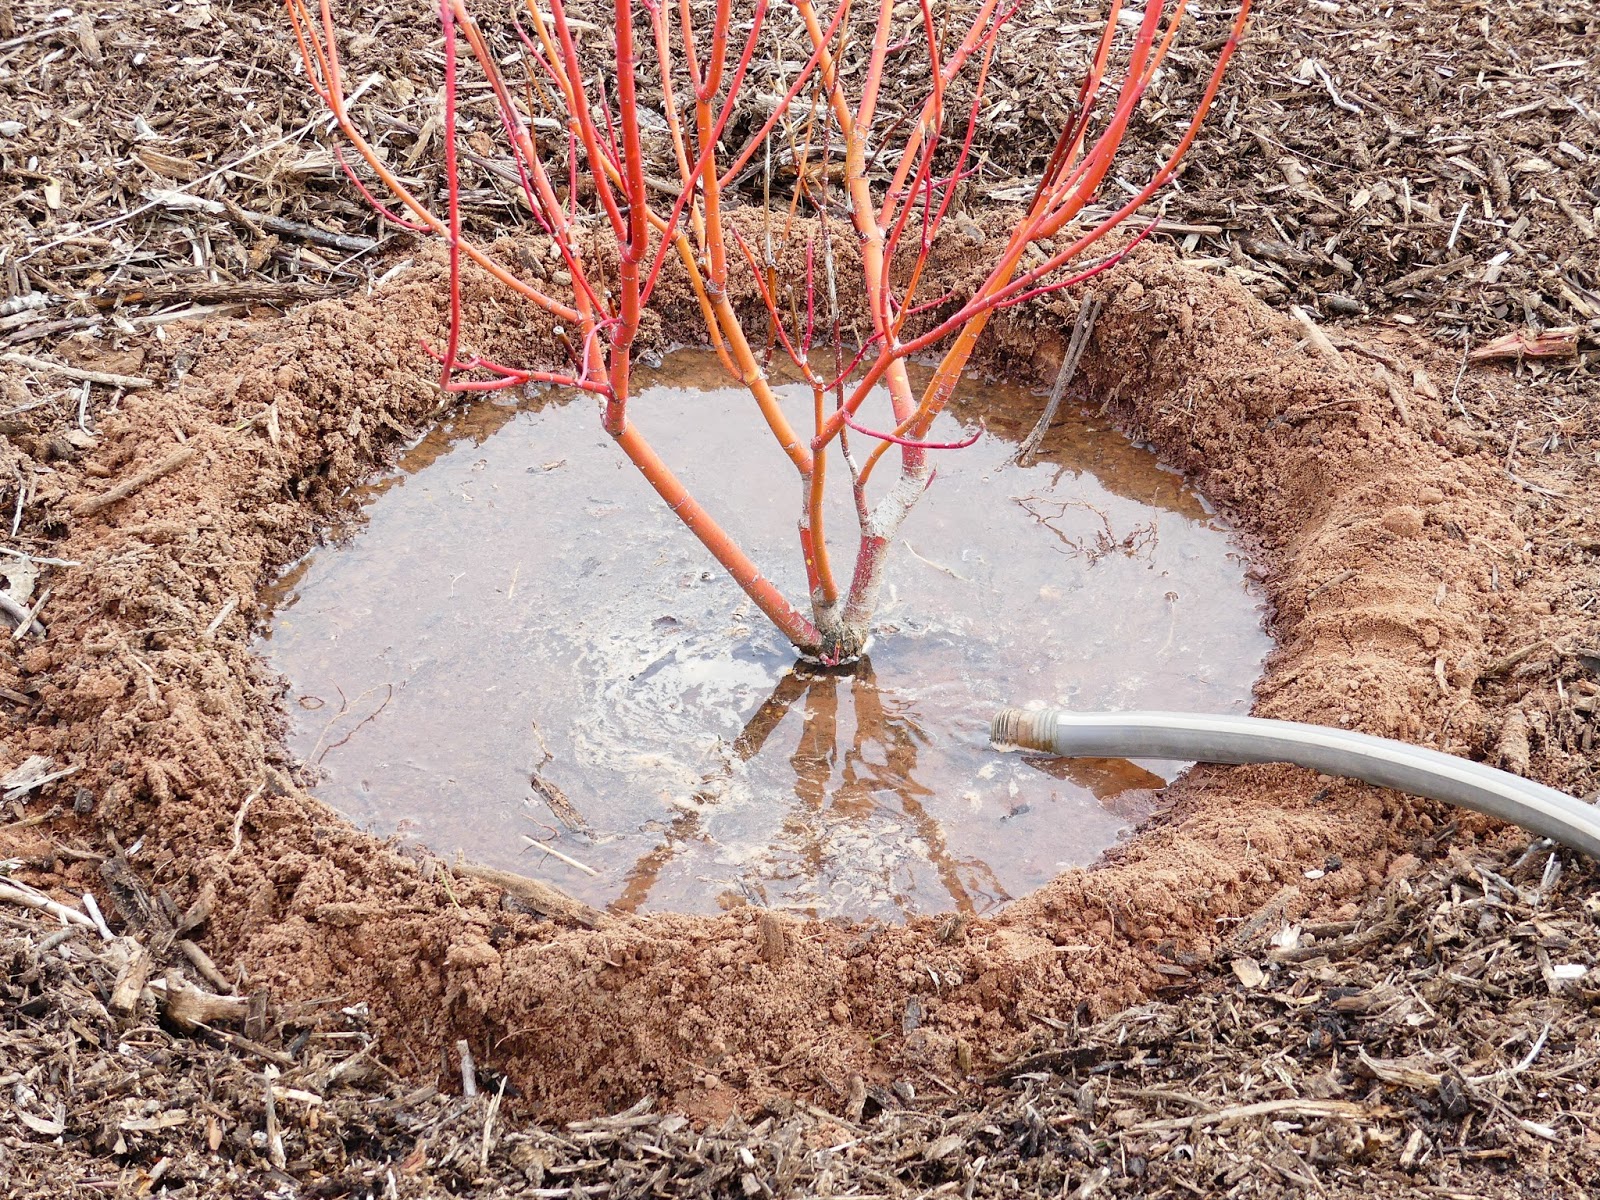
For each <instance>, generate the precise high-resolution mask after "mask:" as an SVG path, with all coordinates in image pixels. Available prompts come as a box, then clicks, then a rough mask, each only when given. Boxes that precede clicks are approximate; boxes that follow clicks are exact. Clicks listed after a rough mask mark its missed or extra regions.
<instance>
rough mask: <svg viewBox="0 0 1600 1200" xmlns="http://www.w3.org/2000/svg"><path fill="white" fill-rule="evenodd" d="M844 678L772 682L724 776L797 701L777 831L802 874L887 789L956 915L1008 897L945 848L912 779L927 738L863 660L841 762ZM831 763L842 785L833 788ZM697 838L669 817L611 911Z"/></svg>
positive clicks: (820, 861) (814, 872) (636, 897)
mask: <svg viewBox="0 0 1600 1200" xmlns="http://www.w3.org/2000/svg"><path fill="white" fill-rule="evenodd" d="M843 674H845V672H840V671H828V670H818V669H816V668H810V667H805V668H797V669H796V670H794V671H792V672H790V673H789V674H787V675H785V676H784V677H783V678H782V679H781V680H779V682H778V685H777V687H776V688H774V689H773V692H772V694H771V695H770V696H769V697H767V699H766V700H765V701H764V702H763V703H762V705H761V707H760V708H758V709H757V710H756V712H755V714H754V715H753V716H752V717H751V718H750V720H749V721H748V722H747V723H746V724H745V727H744V729H743V730H742V731H741V732H740V734H739V736H738V737H737V738H735V739H734V742H733V746H732V751H733V752H732V755H731V756H730V759H729V762H728V765H727V773H728V774H730V775H731V774H732V772H733V770H734V768H735V766H736V765H739V764H743V763H748V762H749V761H750V760H752V759H753V758H755V757H756V756H757V755H758V754H760V753H761V751H762V749H763V748H764V747H765V745H766V743H767V741H768V740H769V739H770V737H771V736H772V733H773V731H774V730H776V729H777V727H778V726H779V725H780V724H782V723H783V721H784V719H785V718H786V717H787V716H788V715H789V713H790V712H791V711H792V710H793V708H794V706H795V704H796V702H798V701H802V700H803V701H804V708H803V712H804V717H805V719H804V720H803V721H802V723H801V728H800V737H799V741H798V743H797V744H796V746H795V749H794V751H793V753H792V754H791V755H790V756H789V763H790V767H791V769H792V771H793V774H794V794H795V797H796V799H797V800H798V801H799V804H798V805H797V806H796V808H795V809H794V810H793V811H792V812H791V813H790V815H789V816H788V817H787V818H786V819H785V820H784V822H783V828H784V830H785V831H786V832H787V833H788V834H789V835H790V836H791V837H792V838H794V839H795V841H796V843H797V845H796V853H797V857H798V859H799V861H800V864H801V870H802V873H803V874H804V875H805V877H807V878H809V879H812V880H816V879H820V878H821V877H822V876H823V874H824V873H825V871H826V870H827V867H828V865H829V863H828V860H829V854H828V850H829V844H830V842H831V841H832V840H833V838H832V836H831V835H832V833H833V831H834V830H835V829H836V828H837V826H838V825H839V824H840V822H841V821H848V822H853V823H860V822H864V821H866V820H868V819H870V818H871V817H872V816H873V815H874V814H876V813H878V812H880V811H882V810H883V804H882V802H881V800H880V799H879V796H880V794H881V793H885V792H888V793H892V794H893V795H894V796H895V797H897V799H898V801H899V804H900V809H901V814H902V815H903V816H904V817H906V818H909V823H910V826H911V828H912V830H913V831H914V833H915V834H916V836H917V837H918V838H919V839H920V840H921V842H922V843H923V844H924V845H925V846H926V847H927V852H928V858H929V861H930V862H931V863H932V864H933V866H934V869H935V871H936V873H937V874H938V876H939V880H940V882H941V883H942V884H943V886H944V888H945V890H946V891H947V892H948V893H949V895H950V897H951V899H952V900H953V901H954V903H955V907H956V909H957V910H958V911H960V912H964V913H970V912H975V911H977V910H978V904H977V902H976V901H975V899H974V896H975V894H982V893H987V894H989V895H991V896H995V897H998V898H999V899H1009V898H1010V897H1009V895H1008V893H1007V892H1006V890H1005V888H1004V887H1003V886H1002V885H1001V883H1000V881H999V878H998V877H997V876H996V874H995V872H994V871H993V870H992V869H991V868H990V867H989V866H988V865H987V864H985V863H983V862H981V861H979V860H977V859H959V858H957V857H955V856H954V855H952V854H951V852H950V849H949V846H948V844H947V842H946V839H945V836H944V830H943V828H942V827H941V826H940V824H939V822H938V820H937V819H936V818H935V817H934V816H933V815H932V814H931V813H929V812H928V810H927V809H926V807H924V804H923V798H925V797H927V796H928V795H930V793H929V792H928V790H927V789H926V788H924V787H923V786H922V785H921V784H919V783H917V782H916V780H915V779H914V778H913V774H914V772H915V770H916V763H917V745H918V743H925V742H926V741H927V740H928V739H927V735H926V734H925V733H924V732H923V731H922V730H921V729H920V728H919V727H918V725H917V724H916V721H915V720H914V718H913V717H912V716H911V714H910V713H909V712H908V711H906V710H905V709H904V708H903V707H902V706H899V705H889V706H887V707H886V705H885V703H884V699H883V696H882V694H881V693H880V692H879V690H878V686H877V680H876V678H875V676H874V675H873V672H872V666H871V664H870V663H869V662H868V661H867V660H865V659H862V660H861V661H860V662H858V663H857V664H856V665H855V667H854V670H853V671H851V672H849V676H850V701H851V708H852V709H853V715H854V721H853V730H852V734H851V742H850V745H849V747H848V748H846V749H845V750H844V752H843V755H842V758H841V754H840V745H839V737H840V734H839V723H840V711H839V710H840V695H839V684H840V679H841V676H842V675H843ZM873 747H880V748H881V749H882V762H875V761H874V760H873V758H872V757H871V756H870V755H869V751H870V750H871V749H872V748H873ZM836 768H837V770H838V772H839V775H840V781H839V784H838V786H837V787H833V786H832V784H833V780H834V774H835V769H836ZM710 782H711V780H709V779H708V780H707V783H710ZM702 798H705V799H708V800H710V799H712V798H714V793H713V792H711V790H710V789H708V790H707V791H706V792H703V793H702ZM704 836H705V835H704V833H703V832H702V830H701V828H700V819H699V815H698V814H697V813H694V812H686V813H683V814H681V815H680V816H679V817H677V818H676V819H675V820H674V821H673V823H672V825H671V826H670V827H669V828H668V830H667V832H666V836H665V838H664V840H663V841H662V843H661V844H660V845H658V846H656V847H655V848H654V849H652V850H651V851H650V852H649V853H647V854H645V855H644V856H643V857H642V858H640V859H639V861H638V862H637V863H636V864H635V865H634V867H633V869H632V870H631V871H630V872H629V873H628V877H627V881H626V884H625V886H624V889H623V893H622V895H621V896H620V897H618V899H617V900H616V901H614V902H613V903H612V904H611V906H610V907H611V908H612V910H613V911H618V912H635V911H637V910H638V909H639V907H640V906H641V905H642V904H643V903H644V902H645V900H646V899H647V898H648V897H649V893H650V891H651V890H652V889H653V888H654V886H655V884H656V883H657V881H658V880H659V879H660V877H661V874H662V873H663V871H664V870H665V868H666V867H667V865H668V864H669V863H670V862H671V860H672V859H673V858H674V857H675V856H676V854H677V852H678V849H679V847H681V846H682V845H683V844H684V843H686V842H687V841H690V840H692V839H703V838H704Z"/></svg>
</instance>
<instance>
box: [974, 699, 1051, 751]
mask: <svg viewBox="0 0 1600 1200" xmlns="http://www.w3.org/2000/svg"><path fill="white" fill-rule="evenodd" d="M1060 716H1061V713H1060V710H1058V709H1054V708H1002V709H1001V710H1000V711H999V712H997V713H995V715H994V720H993V721H992V722H990V724H989V741H990V742H991V743H992V744H993V745H994V747H995V749H997V750H1010V749H1017V750H1042V751H1044V752H1045V753H1046V754H1050V753H1053V752H1054V750H1055V733H1056V725H1057V724H1058V723H1059V721H1060Z"/></svg>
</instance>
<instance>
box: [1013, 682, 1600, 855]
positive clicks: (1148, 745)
mask: <svg viewBox="0 0 1600 1200" xmlns="http://www.w3.org/2000/svg"><path fill="white" fill-rule="evenodd" d="M989 739H990V741H992V742H993V743H994V745H995V747H996V748H997V749H1002V750H1005V749H1022V750H1038V751H1042V752H1043V753H1046V754H1059V755H1062V756H1064V757H1074V756H1076V757H1084V758H1159V759H1177V760H1181V761H1189V762H1208V763H1227V764H1235V765H1237V764H1241V763H1268V762H1284V763H1292V764H1294V765H1295V766H1300V767H1307V768H1310V769H1311V770H1313V771H1321V772H1322V773H1324V774H1327V775H1342V776H1346V777H1348V778H1351V779H1359V780H1361V781H1363V782H1364V783H1371V784H1376V785H1378V786H1379V787H1387V788H1394V789H1395V790H1396V791H1402V792H1409V793H1411V794H1412V795H1416V796H1425V797H1427V798H1428V799H1430V800H1441V801H1444V802H1445V803H1447V804H1455V805H1459V806H1461V807H1462V808H1470V809H1472V810H1473V811H1474V812H1480V813H1483V814H1485V815H1486V816H1491V817H1495V818H1496V819H1498V820H1501V821H1509V822H1511V823H1512V824H1514V825H1518V826H1521V827H1522V828H1523V829H1526V830H1527V831H1528V832H1530V833H1534V834H1537V835H1539V836H1540V837H1547V838H1551V839H1553V840H1555V841H1557V842H1560V843H1561V844H1562V845H1564V846H1569V847H1571V848H1572V849H1574V850H1579V851H1582V852H1583V853H1584V854H1587V855H1588V856H1589V857H1590V858H1592V859H1596V860H1600V809H1596V808H1595V806H1594V805H1591V804H1587V803H1585V802H1584V801H1582V800H1579V799H1577V798H1576V797H1574V796H1569V795H1567V794H1566V793H1565V792H1558V791H1556V790H1555V789H1554V788H1548V787H1545V786H1544V785H1543V784H1540V783H1534V782H1533V781H1532V780H1530V779H1523V778H1522V777H1521V776H1518V775H1512V774H1510V773H1509V772H1507V771H1500V770H1496V769H1495V768H1494V767H1489V766H1485V765H1484V764H1483V763H1477V762H1473V761H1472V760H1471V759H1466V758H1460V757H1458V756H1456V755H1454V754H1442V753H1440V752H1439V751H1437V750H1428V749H1424V748H1423V747H1421V746H1412V745H1410V744H1408V743H1406V742H1397V741H1393V740H1391V739H1389V738H1380V737H1372V736H1371V735H1370V734H1365V733H1354V732H1351V731H1350V730H1347V729H1333V728H1330V727H1328V726H1324V725H1306V724H1302V723H1301V722H1298V721H1271V720H1266V719H1264V718H1261V717H1236V716H1212V715H1209V714H1202V713H1175V712H1125V713H1094V712H1069V711H1067V710H1065V709H1058V708H1037V709H1023V708H1006V709H1001V710H1000V712H998V713H996V714H995V718H994V721H993V723H992V724H991V725H990V728H989Z"/></svg>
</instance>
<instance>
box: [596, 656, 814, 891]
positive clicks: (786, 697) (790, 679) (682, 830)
mask: <svg viewBox="0 0 1600 1200" xmlns="http://www.w3.org/2000/svg"><path fill="white" fill-rule="evenodd" d="M805 691H806V683H805V681H804V680H803V679H802V678H801V677H800V675H799V673H798V672H795V671H791V672H789V673H788V674H787V675H785V676H784V677H783V678H782V679H780V680H778V686H777V687H775V688H773V689H772V694H771V695H770V696H768V697H767V698H766V699H765V700H764V701H762V703H761V707H760V708H758V709H756V711H755V715H754V716H752V717H751V718H750V719H749V720H748V721H746V722H745V726H744V728H743V729H742V730H740V732H739V736H738V737H736V738H734V740H733V754H732V756H731V757H730V758H729V760H728V762H727V763H725V764H724V766H723V769H722V771H721V775H722V781H723V782H724V783H726V782H727V780H728V778H729V777H731V776H732V774H733V770H734V765H735V763H741V764H742V763H747V762H749V761H750V760H751V759H752V758H754V757H755V756H756V755H758V754H760V753H761V748H762V747H763V746H765V745H766V744H767V739H768V738H769V737H771V736H772V731H773V730H774V729H776V728H777V727H778V726H779V725H780V724H782V722H783V718H784V717H786V716H788V715H789V708H790V706H792V705H793V704H794V702H795V701H796V700H798V699H799V698H800V697H801V696H802V695H804V694H805ZM715 778H716V777H715V776H708V777H707V778H706V780H705V783H706V785H707V786H706V787H704V788H702V789H701V791H700V793H699V795H698V796H696V799H697V800H700V801H704V802H707V803H710V802H714V800H715V798H716V796H717V794H718V793H717V792H715V791H713V789H712V788H711V787H710V786H709V785H710V784H711V783H712V782H713V781H714V779H715ZM704 840H705V834H704V833H703V832H701V829H700V814H699V813H698V812H695V811H693V810H689V811H686V812H681V813H679V814H678V815H677V816H676V817H675V818H673V821H672V824H671V825H669V826H668V827H667V832H666V836H665V837H664V838H663V839H662V841H661V844H660V845H658V846H656V847H655V848H654V849H653V850H651V851H649V852H648V853H646V854H645V855H643V856H642V857H641V858H640V859H639V861H638V862H636V863H634V864H633V869H632V870H631V871H629V872H628V874H627V877H626V878H625V879H624V881H623V886H622V894H621V895H620V896H618V897H617V898H616V899H615V900H613V901H612V902H611V904H610V905H608V907H609V908H610V909H611V911H612V912H619V913H634V912H638V911H639V908H640V906H641V905H643V904H644V902H645V901H646V900H647V899H649V898H650V893H651V891H653V890H654V889H655V886H656V884H657V883H658V882H659V881H660V879H661V873H662V872H663V871H665V870H666V869H667V864H668V863H670V862H671V861H672V860H673V859H674V858H675V857H677V854H678V848H679V847H680V846H682V845H683V844H684V843H686V842H690V841H704Z"/></svg>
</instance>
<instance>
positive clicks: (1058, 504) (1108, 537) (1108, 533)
mask: <svg viewBox="0 0 1600 1200" xmlns="http://www.w3.org/2000/svg"><path fill="white" fill-rule="evenodd" d="M1012 499H1013V500H1015V501H1016V502H1017V504H1018V506H1019V507H1020V508H1021V509H1022V511H1023V512H1025V513H1027V514H1028V515H1029V516H1030V517H1032V518H1033V519H1034V520H1035V521H1037V522H1038V523H1039V524H1040V525H1043V526H1044V527H1045V528H1046V529H1048V530H1049V531H1050V532H1051V533H1053V534H1054V535H1055V536H1056V538H1057V539H1058V540H1059V541H1060V542H1061V544H1062V545H1064V546H1065V547H1066V548H1067V553H1068V554H1070V555H1073V556H1078V555H1082V556H1083V557H1084V558H1087V559H1088V560H1089V565H1090V566H1091V567H1092V566H1094V564H1095V563H1097V562H1099V561H1100V560H1101V559H1102V558H1104V557H1105V556H1106V555H1108V554H1111V553H1113V552H1117V551H1120V552H1121V553H1123V554H1126V555H1128V556H1129V557H1130V558H1132V557H1136V556H1137V555H1140V554H1148V553H1150V552H1152V551H1153V550H1154V549H1155V546H1156V523H1155V522H1154V521H1149V522H1146V523H1145V524H1143V525H1135V526H1134V527H1133V529H1132V530H1131V531H1130V532H1129V533H1128V534H1127V536H1126V537H1121V538H1119V537H1118V536H1117V535H1116V534H1115V533H1114V532H1113V531H1112V529H1111V518H1110V517H1108V516H1106V514H1105V513H1104V512H1102V511H1101V510H1100V509H1098V508H1096V507H1095V506H1094V505H1092V504H1088V503H1086V502H1084V501H1082V500H1048V499H1045V498H1044V497H1042V496H1013V497H1012ZM1036 506H1037V507H1036ZM1052 507H1053V508H1054V509H1055V510H1056V511H1055V512H1054V513H1046V512H1042V511H1040V510H1041V509H1048V508H1052ZM1069 508H1082V509H1087V510H1088V511H1089V512H1092V513H1093V514H1094V515H1095V516H1097V517H1099V518H1100V528H1099V529H1098V530H1097V531H1096V532H1095V535H1094V544H1093V545H1090V544H1089V543H1088V542H1087V540H1082V541H1080V540H1078V539H1076V538H1071V537H1068V536H1067V534H1066V532H1065V531H1064V530H1061V529H1058V528H1057V527H1056V526H1055V525H1054V524H1052V522H1054V521H1059V520H1060V519H1061V518H1062V517H1064V516H1066V514H1067V509H1069Z"/></svg>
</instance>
